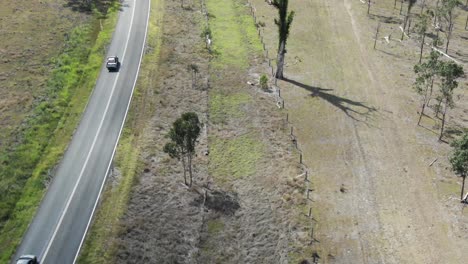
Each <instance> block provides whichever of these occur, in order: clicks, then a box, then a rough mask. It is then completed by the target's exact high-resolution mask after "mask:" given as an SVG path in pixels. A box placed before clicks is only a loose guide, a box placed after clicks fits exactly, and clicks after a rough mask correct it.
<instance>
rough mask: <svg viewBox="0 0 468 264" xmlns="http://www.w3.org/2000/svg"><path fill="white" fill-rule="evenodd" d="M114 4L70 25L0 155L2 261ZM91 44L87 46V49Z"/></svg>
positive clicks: (83, 92)
mask: <svg viewBox="0 0 468 264" xmlns="http://www.w3.org/2000/svg"><path fill="white" fill-rule="evenodd" d="M118 7H119V4H118V3H114V4H113V5H112V6H111V8H110V9H109V12H108V14H107V15H106V17H105V19H102V18H103V17H102V15H100V14H95V17H96V18H94V19H93V21H92V22H90V23H89V24H87V25H85V26H80V27H78V28H75V29H74V30H73V31H72V32H71V34H70V36H69V39H68V41H66V43H65V47H64V50H63V52H62V53H61V55H60V56H58V57H57V58H56V59H54V60H53V63H55V65H56V67H55V69H54V70H53V71H52V73H51V76H50V81H48V83H47V87H48V88H47V93H46V94H47V95H48V96H47V98H43V99H42V100H41V101H39V102H38V103H37V105H36V106H35V107H34V110H33V114H31V116H30V117H29V118H28V119H27V121H26V122H25V125H24V126H23V127H24V128H23V130H22V131H21V132H20V133H21V136H19V138H20V140H19V143H18V144H17V145H16V146H14V147H12V148H11V149H6V150H2V152H1V153H0V162H1V170H0V190H1V194H0V201H1V203H0V228H1V232H0V262H2V263H6V262H8V261H9V258H10V257H11V255H12V254H13V253H14V250H15V248H16V247H17V245H18V244H19V243H20V241H21V237H22V235H23V234H24V232H25V231H26V229H27V227H28V225H29V223H30V221H31V219H32V217H33V215H34V213H35V211H36V208H37V206H38V205H39V203H40V201H41V199H42V197H43V194H44V192H45V190H46V186H47V184H48V182H49V181H50V180H51V179H50V177H51V175H52V173H51V171H53V168H54V166H55V165H56V164H57V162H58V161H59V160H60V158H61V156H62V155H63V153H64V151H65V149H66V147H67V145H68V142H69V140H70V138H71V136H72V134H73V132H74V130H75V128H76V126H77V125H78V123H79V121H80V119H81V114H82V112H83V111H84V108H85V106H86V104H87V101H88V100H87V98H88V97H89V96H90V94H91V91H92V89H93V87H94V84H95V82H96V79H97V75H98V73H99V70H100V68H101V65H102V59H103V56H104V55H105V52H106V45H107V44H108V43H109V41H110V39H111V37H112V32H113V30H114V28H115V23H116V21H117V17H118V13H117V11H118ZM89 47H91V48H89Z"/></svg>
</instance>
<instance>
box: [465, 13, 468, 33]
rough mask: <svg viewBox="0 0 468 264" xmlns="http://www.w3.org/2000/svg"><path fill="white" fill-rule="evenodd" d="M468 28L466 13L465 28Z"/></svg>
mask: <svg viewBox="0 0 468 264" xmlns="http://www.w3.org/2000/svg"><path fill="white" fill-rule="evenodd" d="M467 28H468V15H466V22H465V30H466V29H467Z"/></svg>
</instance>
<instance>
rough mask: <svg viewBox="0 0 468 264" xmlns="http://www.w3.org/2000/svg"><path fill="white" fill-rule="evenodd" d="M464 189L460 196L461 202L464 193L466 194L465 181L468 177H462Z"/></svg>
mask: <svg viewBox="0 0 468 264" xmlns="http://www.w3.org/2000/svg"><path fill="white" fill-rule="evenodd" d="M462 178H463V179H462V188H461V194H460V200H462V201H463V193H464V192H465V180H466V175H462Z"/></svg>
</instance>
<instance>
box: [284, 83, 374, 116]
mask: <svg viewBox="0 0 468 264" xmlns="http://www.w3.org/2000/svg"><path fill="white" fill-rule="evenodd" d="M283 81H285V82H288V83H290V84H293V85H296V86H299V87H301V88H304V89H306V90H307V91H309V92H311V93H312V94H311V96H318V97H320V98H322V99H323V100H325V101H327V102H328V103H330V104H332V105H333V106H335V107H337V108H338V109H340V110H341V111H343V112H344V113H345V114H346V115H347V116H348V117H350V118H352V119H353V120H355V121H359V122H364V123H365V124H367V125H369V124H368V123H367V119H368V118H369V117H370V115H371V114H372V113H373V112H376V111H377V109H376V108H375V107H369V106H367V105H365V104H363V103H361V102H356V101H353V100H351V99H347V98H343V97H340V96H337V95H333V94H330V93H328V92H329V91H333V89H324V88H320V87H314V86H310V85H307V84H303V83H300V82H297V81H295V80H291V79H287V78H284V79H283ZM358 117H360V118H358Z"/></svg>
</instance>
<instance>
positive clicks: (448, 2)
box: [437, 0, 460, 53]
mask: <svg viewBox="0 0 468 264" xmlns="http://www.w3.org/2000/svg"><path fill="white" fill-rule="evenodd" d="M440 3H441V5H440V6H439V7H438V8H437V14H438V17H439V18H440V22H442V26H443V28H444V31H443V32H444V34H445V37H446V42H445V53H448V47H449V43H450V39H451V38H452V32H453V27H454V25H455V18H456V16H457V13H456V11H455V7H457V5H459V4H460V1H459V0H441V1H440Z"/></svg>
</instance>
